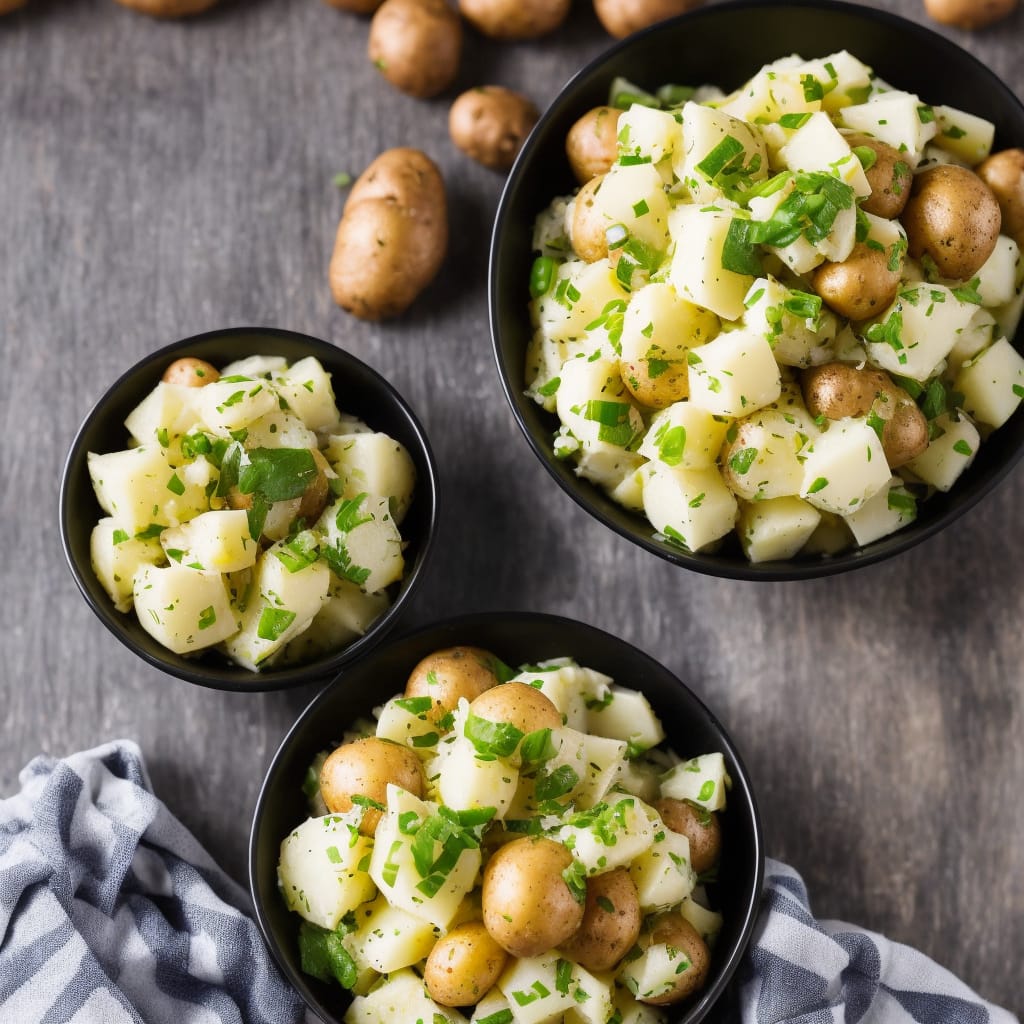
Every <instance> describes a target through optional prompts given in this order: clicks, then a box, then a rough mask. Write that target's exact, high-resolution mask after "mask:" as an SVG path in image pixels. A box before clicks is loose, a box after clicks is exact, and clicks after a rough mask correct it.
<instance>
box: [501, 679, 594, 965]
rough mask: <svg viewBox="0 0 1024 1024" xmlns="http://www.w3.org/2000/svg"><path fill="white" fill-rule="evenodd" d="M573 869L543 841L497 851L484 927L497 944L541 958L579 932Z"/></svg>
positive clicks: (528, 839)
mask: <svg viewBox="0 0 1024 1024" xmlns="http://www.w3.org/2000/svg"><path fill="white" fill-rule="evenodd" d="M505 685H506V686H510V685H516V684H511V683H506V684H505ZM526 688H527V689H532V687H526ZM491 692H494V691H491ZM534 692H535V693H536V691H534ZM571 864H572V854H571V853H570V852H569V851H568V850H567V849H566V848H565V847H564V846H563V845H562V844H561V843H556V842H555V841H554V840H553V839H546V838H544V837H542V836H523V837H522V838H520V839H513V840H512V842H510V843H506V844H505V845H504V846H502V847H501V848H500V849H498V850H497V851H496V852H495V854H494V855H493V856H492V857H491V859H490V860H489V861H488V862H487V867H486V868H485V869H484V880H483V890H482V901H483V915H484V925H485V926H486V928H487V931H488V932H489V933H490V935H491V937H492V938H493V939H494V940H495V942H497V943H498V944H499V945H500V946H501V947H502V948H503V949H505V950H506V951H507V952H509V953H511V954H512V955H513V956H518V957H529V956H540V954H541V953H546V952H547V951H548V950H549V949H554V948H555V947H556V946H559V945H561V944H562V943H563V942H564V941H565V940H566V939H568V938H569V937H570V936H571V935H573V934H574V933H575V932H576V930H577V929H578V928H579V926H580V924H581V923H582V921H583V904H582V903H577V902H576V898H575V897H574V896H573V894H572V891H571V890H570V889H569V886H568V885H567V884H566V881H565V879H564V878H563V877H562V872H563V871H565V869H566V868H568V867H569V866H570V865H571Z"/></svg>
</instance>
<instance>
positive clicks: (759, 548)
mask: <svg viewBox="0 0 1024 1024" xmlns="http://www.w3.org/2000/svg"><path fill="white" fill-rule="evenodd" d="M820 521H821V513H820V512H819V511H818V510H817V509H816V508H814V506H813V505H809V504H808V503H807V502H806V501H801V500H800V498H796V497H792V496H789V497H784V498H769V499H768V500H767V501H754V502H745V503H744V504H743V505H741V506H740V517H739V523H738V524H737V529H738V531H739V535H740V543H741V544H742V545H743V551H744V553H745V554H746V556H747V558H748V559H749V560H750V561H751V562H755V563H756V562H772V561H777V560H782V559H787V558H792V557H793V556H794V555H795V554H796V553H797V552H798V551H799V550H800V549H801V548H802V547H803V546H804V544H806V543H807V541H808V539H809V538H810V536H811V534H812V533H814V531H815V529H816V528H817V526H818V523H819V522H820Z"/></svg>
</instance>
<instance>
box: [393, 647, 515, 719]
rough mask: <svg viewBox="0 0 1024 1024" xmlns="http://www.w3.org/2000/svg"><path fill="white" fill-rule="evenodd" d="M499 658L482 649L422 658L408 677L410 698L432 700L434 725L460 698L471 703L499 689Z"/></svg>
mask: <svg viewBox="0 0 1024 1024" xmlns="http://www.w3.org/2000/svg"><path fill="white" fill-rule="evenodd" d="M497 663H498V659H497V657H495V655H493V654H491V652H490V651H485V650H484V649H483V648H482V647H446V648H445V649H444V650H441V651H434V653H433V654H428V655H427V656H426V657H425V658H423V659H422V660H421V661H420V662H419V663H418V664H417V665H416V667H415V668H414V669H413V670H412V672H411V673H410V674H409V679H408V681H407V682H406V684H405V695H406V696H407V697H432V698H433V700H434V707H433V710H432V712H431V718H432V719H433V720H434V721H437V720H438V719H440V718H442V717H443V716H444V715H445V714H446V713H447V712H449V711H453V710H454V709H455V707H456V706H457V705H458V703H459V698H460V697H465V698H466V700H468V701H469V702H470V703H472V702H473V701H474V700H476V698H477V697H479V696H480V694H482V693H484V692H485V691H486V690H489V689H491V687H492V686H497V685H498V682H499V680H498V676H497V674H496V673H495V666H496V665H497Z"/></svg>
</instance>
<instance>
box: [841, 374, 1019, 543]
mask: <svg viewBox="0 0 1024 1024" xmlns="http://www.w3.org/2000/svg"><path fill="white" fill-rule="evenodd" d="M1021 379H1022V380H1024V377H1022V378H1021ZM935 426H936V427H938V428H939V430H941V431H942V432H943V433H942V434H940V435H939V436H938V437H936V438H934V439H933V440H932V441H930V442H929V444H928V447H927V448H926V449H925V450H924V451H923V452H922V453H921V454H920V455H918V457H917V458H916V459H911V460H910V461H909V462H908V463H907V469H909V470H910V472H911V473H913V474H914V476H916V477H917V478H918V479H920V480H923V481H924V482H925V483H926V484H931V485H932V487H935V488H936V489H938V490H940V491H948V490H949V489H950V488H951V487H952V486H953V484H955V483H956V481H957V478H958V477H959V476H960V474H961V473H962V472H963V471H964V470H965V469H966V468H967V467H968V466H969V465H970V464H971V463H972V462H973V461H974V457H975V456H976V455H977V454H978V446H979V445H980V444H981V437H980V436H979V434H978V430H977V428H976V427H975V426H974V424H973V423H972V422H971V421H970V420H969V419H967V417H966V416H961V417H960V418H959V419H956V420H953V419H951V418H950V417H949V416H948V415H942V416H940V417H939V418H938V419H937V420H936V421H935ZM851 526H852V524H851Z"/></svg>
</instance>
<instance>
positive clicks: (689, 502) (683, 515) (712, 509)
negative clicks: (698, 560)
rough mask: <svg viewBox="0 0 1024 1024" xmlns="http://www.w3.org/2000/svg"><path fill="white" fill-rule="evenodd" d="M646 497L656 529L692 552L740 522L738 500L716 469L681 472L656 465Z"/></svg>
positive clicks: (649, 475)
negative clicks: (737, 521)
mask: <svg viewBox="0 0 1024 1024" xmlns="http://www.w3.org/2000/svg"><path fill="white" fill-rule="evenodd" d="M643 497H644V512H645V513H646V514H647V518H648V519H649V520H650V521H651V525H652V526H653V527H654V528H655V530H657V531H659V532H660V533H663V534H664V535H665V536H666V537H668V538H669V539H670V540H671V541H674V542H675V543H677V544H681V545H682V546H683V547H684V548H685V549H686V550H689V551H700V550H702V549H703V548H706V547H708V546H709V545H710V544H713V543H714V542H715V541H716V540H719V539H720V538H722V537H724V536H725V535H726V534H727V533H729V532H730V531H731V530H732V528H733V524H734V523H735V522H736V512H737V507H738V506H737V504H736V499H735V497H733V494H732V492H731V491H730V490H729V488H728V487H726V486H725V483H724V482H723V480H722V475H721V473H719V472H718V470H716V469H681V468H679V467H674V468H673V467H669V466H665V465H662V464H661V463H657V462H652V463H650V464H649V466H648V468H647V477H646V479H645V480H644V490H643Z"/></svg>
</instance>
